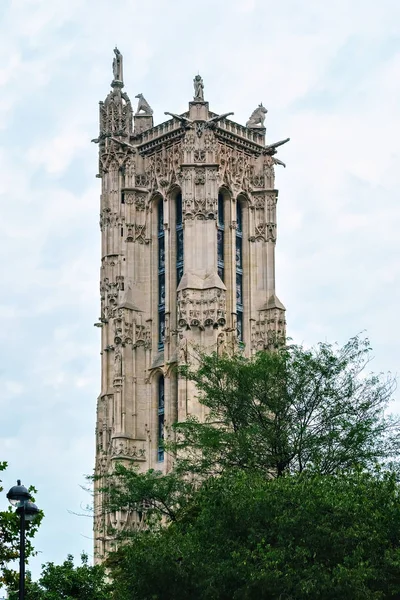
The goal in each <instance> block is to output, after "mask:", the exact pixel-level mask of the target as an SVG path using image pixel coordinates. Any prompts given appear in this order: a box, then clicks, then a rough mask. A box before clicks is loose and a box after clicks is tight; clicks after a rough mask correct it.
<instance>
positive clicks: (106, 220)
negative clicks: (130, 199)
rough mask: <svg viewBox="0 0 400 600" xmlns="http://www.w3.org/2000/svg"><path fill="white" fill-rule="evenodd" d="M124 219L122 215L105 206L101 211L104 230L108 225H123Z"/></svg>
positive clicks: (101, 222)
mask: <svg viewBox="0 0 400 600" xmlns="http://www.w3.org/2000/svg"><path fill="white" fill-rule="evenodd" d="M124 220H125V218H124V217H123V216H122V215H120V214H118V213H116V212H111V210H110V209H109V208H103V210H102V211H101V213H100V230H101V231H103V229H105V228H106V227H122V226H123V224H124Z"/></svg>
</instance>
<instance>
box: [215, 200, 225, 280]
mask: <svg viewBox="0 0 400 600" xmlns="http://www.w3.org/2000/svg"><path fill="white" fill-rule="evenodd" d="M224 267H225V262H224V196H223V195H222V194H218V220H217V268H218V275H219V276H220V278H221V279H222V281H224Z"/></svg>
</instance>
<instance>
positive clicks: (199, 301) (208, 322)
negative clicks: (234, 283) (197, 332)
mask: <svg viewBox="0 0 400 600" xmlns="http://www.w3.org/2000/svg"><path fill="white" fill-rule="evenodd" d="M225 323H226V293H225V291H224V290H221V289H220V288H208V289H206V290H195V289H185V290H180V291H179V292H178V324H179V327H200V328H201V329H204V328H206V327H213V326H220V327H222V326H224V325H225Z"/></svg>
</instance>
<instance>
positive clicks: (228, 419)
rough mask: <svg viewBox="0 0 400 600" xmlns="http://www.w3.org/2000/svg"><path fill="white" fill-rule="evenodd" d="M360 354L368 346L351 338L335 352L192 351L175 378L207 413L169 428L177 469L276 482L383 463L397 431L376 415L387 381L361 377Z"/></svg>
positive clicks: (293, 348) (365, 359) (364, 361)
mask: <svg viewBox="0 0 400 600" xmlns="http://www.w3.org/2000/svg"><path fill="white" fill-rule="evenodd" d="M370 358H371V349H370V346H369V342H368V340H362V339H360V338H357V337H356V338H353V339H351V340H350V341H349V342H348V343H347V344H346V345H345V346H343V347H342V348H340V347H337V346H334V345H332V344H319V345H318V346H317V347H316V348H312V349H306V348H304V347H302V346H298V345H288V346H281V347H280V348H277V349H275V350H274V351H265V352H259V353H258V354H256V355H255V356H254V357H253V358H251V359H248V358H245V357H244V356H242V355H241V354H236V355H234V356H227V355H224V356H219V355H218V354H217V353H214V354H211V355H202V356H201V357H200V362H199V365H198V368H196V369H193V368H190V367H186V368H184V369H183V370H182V374H183V375H184V376H186V377H188V378H189V379H190V380H192V381H193V382H194V383H195V384H196V388H197V390H198V397H199V400H200V402H201V403H202V404H204V406H206V407H207V409H208V416H207V418H206V421H205V422H204V423H200V422H198V421H197V420H196V419H195V418H191V419H189V420H188V421H187V422H185V423H178V424H177V425H176V426H175V429H176V434H177V443H176V444H175V446H174V447H173V448H172V450H173V451H175V452H177V453H178V456H180V457H181V458H180V459H179V460H178V463H177V466H178V468H179V469H180V471H181V472H183V471H185V470H186V471H187V472H190V473H199V474H205V475H206V476H207V475H208V474H214V473H215V472H216V471H220V472H221V471H223V470H224V469H225V468H230V467H237V468H241V469H246V470H249V469H250V470H257V471H261V472H263V473H265V474H266V475H267V476H270V475H277V476H281V475H283V474H284V473H288V472H290V473H296V472H302V471H304V470H305V469H307V470H310V469H311V470H313V471H314V472H318V473H327V474H332V473H335V472H337V471H338V470H341V469H344V468H345V469H349V468H354V467H356V468H358V467H360V466H362V467H364V468H371V467H372V468H373V467H374V465H375V463H376V462H385V461H389V460H390V459H391V458H392V457H393V456H396V455H398V445H399V432H400V423H399V419H398V418H394V417H390V416H386V415H385V410H386V408H387V405H388V402H389V400H390V399H391V396H392V392H393V390H394V388H395V381H394V380H393V379H392V378H391V377H390V376H384V375H382V374H379V375H374V374H369V373H367V370H366V367H367V365H368V364H369V361H370ZM183 457H184V458H183Z"/></svg>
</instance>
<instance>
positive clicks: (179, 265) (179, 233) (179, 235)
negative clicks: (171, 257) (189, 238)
mask: <svg viewBox="0 0 400 600" xmlns="http://www.w3.org/2000/svg"><path fill="white" fill-rule="evenodd" d="M175 210H176V285H177V286H178V285H179V282H180V280H181V279H182V275H183V254H184V249H183V219H182V194H181V193H180V192H179V194H178V195H177V197H176V206H175Z"/></svg>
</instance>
